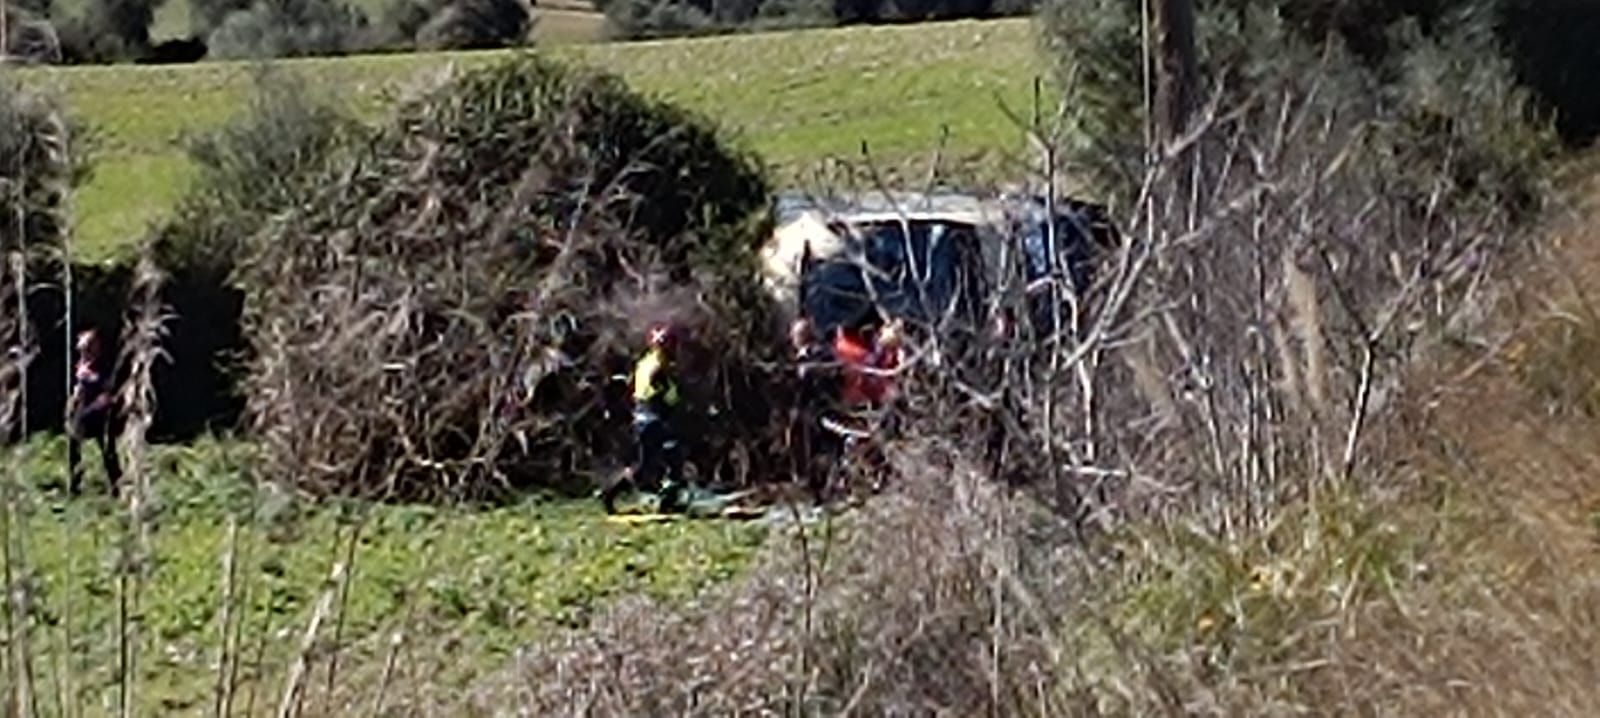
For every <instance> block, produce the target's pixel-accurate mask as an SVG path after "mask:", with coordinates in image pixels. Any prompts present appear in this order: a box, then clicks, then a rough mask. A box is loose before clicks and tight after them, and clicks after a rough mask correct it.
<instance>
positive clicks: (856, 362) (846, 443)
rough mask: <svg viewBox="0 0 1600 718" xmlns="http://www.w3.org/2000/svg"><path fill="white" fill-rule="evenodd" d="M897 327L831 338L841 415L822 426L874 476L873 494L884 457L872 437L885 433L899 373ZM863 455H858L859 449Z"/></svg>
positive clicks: (850, 331) (849, 332)
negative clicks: (839, 372)
mask: <svg viewBox="0 0 1600 718" xmlns="http://www.w3.org/2000/svg"><path fill="white" fill-rule="evenodd" d="M901 334H902V330H901V325H900V322H899V321H898V320H892V321H890V322H888V323H887V324H885V325H884V326H883V327H882V328H880V329H877V330H876V331H874V330H873V329H871V328H861V329H847V328H844V327H841V328H840V329H839V330H838V331H837V332H836V333H835V335H834V342H833V352H834V356H835V357H836V358H837V359H838V360H839V363H840V365H841V368H840V371H841V372H842V376H841V377H840V387H839V405H840V410H839V411H838V412H836V413H832V414H830V415H829V416H827V417H825V418H824V419H823V421H822V424H823V426H824V427H826V428H827V429H828V430H829V431H830V432H832V433H833V434H834V435H836V436H838V437H839V438H840V439H842V441H843V452H842V453H843V455H844V456H846V457H851V458H853V459H857V460H862V461H865V462H866V463H867V464H868V468H869V469H870V470H871V471H872V473H873V475H874V480H873V488H874V489H875V490H876V489H877V488H878V486H879V483H880V480H879V479H880V478H881V474H882V471H881V470H882V469H883V467H884V463H885V457H884V456H883V455H882V453H881V451H879V450H878V446H877V444H878V442H876V441H874V438H875V437H880V436H881V435H882V434H883V433H885V432H886V430H887V429H888V426H887V424H886V422H885V421H884V420H885V419H888V418H891V417H892V414H889V413H887V412H886V411H885V410H886V409H887V408H888V404H889V402H890V401H891V400H892V399H893V398H894V393H895V388H896V386H895V385H896V381H895V373H896V372H897V371H898V369H899V367H900V344H901ZM863 446H864V447H865V449H866V450H865V451H861V448H862V447H863Z"/></svg>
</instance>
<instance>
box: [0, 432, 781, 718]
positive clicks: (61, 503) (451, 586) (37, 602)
mask: <svg viewBox="0 0 1600 718" xmlns="http://www.w3.org/2000/svg"><path fill="white" fill-rule="evenodd" d="M29 451H30V452H31V455H30V458H29V460H28V462H27V464H26V468H25V470H24V472H23V476H24V477H25V482H26V483H24V484H23V490H22V491H21V493H20V513H21V518H20V519H19V521H20V522H19V524H18V525H17V527H16V528H17V529H19V532H18V533H17V534H15V535H17V536H20V538H21V541H22V543H23V546H24V548H25V560H23V561H19V562H17V564H16V566H19V567H25V568H26V572H27V577H28V581H27V583H26V585H28V586H30V587H32V589H33V595H32V601H33V606H34V609H33V618H34V621H35V624H34V629H33V637H32V639H33V644H34V652H35V654H36V655H38V656H40V660H38V661H37V663H38V666H39V670H40V675H39V677H38V682H39V686H40V690H41V691H48V690H51V689H50V688H49V687H50V686H54V685H56V684H55V681H56V680H58V678H60V677H61V676H63V675H66V674H71V675H72V676H73V677H74V679H75V680H74V683H76V684H77V685H79V686H80V687H81V690H82V691H83V693H82V695H83V697H84V698H83V700H84V701H85V703H86V704H87V705H89V706H91V707H95V706H112V705H115V703H114V702H113V701H114V698H115V695H116V690H117V688H116V686H117V681H116V678H117V673H116V671H117V666H118V655H119V654H118V643H117V641H116V638H115V637H116V634H117V630H118V607H119V605H120V604H119V595H120V594H119V579H120V577H121V576H122V575H123V574H122V573H121V571H120V569H119V567H121V566H125V565H127V564H128V559H127V558H126V555H125V553H124V551H123V548H122V547H123V546H124V545H126V544H127V539H126V536H127V535H128V534H127V531H128V524H127V515H126V510H125V508H124V506H123V505H122V504H120V503H117V502H115V501H113V500H111V499H109V498H107V497H104V496H102V495H99V494H97V493H96V494H92V495H89V496H85V497H82V498H79V499H76V500H67V499H66V498H65V497H64V496H63V495H62V493H61V492H60V485H61V484H62V483H63V482H62V473H63V472H62V467H61V461H60V459H59V457H61V456H63V455H64V453H63V452H64V446H62V444H61V443H60V442H59V441H49V442H40V443H37V444H34V445H31V446H30V447H29ZM88 453H89V454H90V455H91V459H92V455H93V452H92V451H90V452H88ZM250 460H251V459H250V456H249V452H248V451H247V450H246V449H244V448H242V447H240V446H238V445H230V444H224V443H219V442H202V443H200V444H197V445H195V446H193V447H188V448H180V447H162V448H159V449H158V450H157V454H156V457H155V463H156V464H157V466H158V469H159V477H158V480H157V483H156V484H155V494H156V497H155V501H154V502H153V504H154V505H153V506H152V507H151V509H150V513H149V516H150V520H149V525H150V527H151V529H152V532H151V552H150V557H149V562H148V564H147V565H148V567H149V573H148V581H147V582H146V583H145V584H144V586H143V593H142V600H141V604H142V609H141V610H140V611H139V612H138V613H137V614H136V616H137V619H138V625H139V628H140V634H139V635H140V636H141V637H142V642H141V643H140V648H139V655H140V656H141V659H140V664H139V665H140V688H139V690H140V692H141V696H142V699H141V703H143V704H144V705H145V707H146V709H147V711H146V712H155V713H164V712H171V711H184V712H189V711H197V710H200V709H202V708H204V709H205V710H209V709H210V700H211V695H212V691H213V686H214V682H215V680H216V675H217V673H216V667H217V665H218V655H219V649H220V646H221V643H220V641H221V638H220V636H221V633H220V631H221V626H220V620H221V619H220V615H221V613H220V611H221V605H222V594H223V591H224V589H223V586H224V585H225V583H226V581H225V578H224V571H223V565H224V557H225V555H227V554H228V552H229V545H230V544H229V541H228V536H229V529H228V524H229V521H230V517H231V520H233V521H236V522H237V526H238V533H237V540H236V542H235V543H234V545H235V546H236V547H237V548H236V552H237V553H236V558H237V566H238V573H237V579H236V581H235V585H236V586H237V588H236V591H237V592H238V593H237V594H236V595H242V596H245V598H244V600H242V601H241V605H242V606H244V607H247V612H246V613H245V614H244V619H245V621H246V623H245V624H244V629H243V631H242V635H243V636H244V638H245V641H244V644H245V645H244V648H245V650H246V651H247V656H248V654H253V653H254V652H255V651H256V650H260V651H261V655H262V664H261V668H260V669H259V670H257V669H255V668H253V667H250V666H248V665H247V666H246V668H245V669H243V670H241V676H242V678H243V680H244V686H243V687H242V688H241V689H240V695H241V696H243V695H245V692H246V691H249V690H259V691H262V692H263V693H262V694H261V696H260V698H259V700H261V701H265V702H272V701H275V700H276V699H277V695H278V692H279V691H280V690H281V686H282V681H283V676H284V674H285V669H286V667H287V666H288V665H289V664H290V662H291V661H292V660H293V657H294V655H295V653H296V651H297V650H298V646H299V643H300V640H301V636H302V634H303V632H304V630H305V626H306V624H307V622H308V621H309V620H310V617H311V615H312V612H313V610H314V607H315V605H316V604H317V602H318V599H319V598H320V597H321V595H322V593H323V591H324V590H326V589H327V588H328V587H329V585H330V584H329V576H330V572H331V570H332V566H333V565H334V563H335V562H337V561H343V560H344V559H345V557H346V555H347V553H346V552H347V551H348V550H349V539H350V537H351V536H352V534H354V535H355V536H356V537H357V540H356V551H355V554H354V563H353V569H354V573H353V574H352V580H351V581H350V587H349V592H348V596H347V598H346V599H345V603H344V609H343V611H342V621H341V623H342V629H340V630H341V632H342V640H341V644H342V645H343V646H345V648H344V649H343V655H342V657H341V662H342V663H343V664H344V665H346V666H347V667H348V670H349V671H351V672H352V673H351V675H359V674H361V673H362V672H363V670H366V669H370V667H372V666H374V665H381V664H382V663H383V660H384V657H385V654H386V651H387V650H388V648H387V647H388V642H387V639H388V637H389V636H391V635H394V634H395V633H396V632H401V633H404V634H405V635H406V636H407V637H408V641H409V642H410V643H411V644H412V645H421V646H429V645H432V644H435V643H440V642H444V643H448V645H449V646H450V649H449V654H448V659H447V660H445V659H444V657H443V656H440V657H439V659H440V660H441V663H440V665H439V666H438V671H439V679H440V680H439V684H438V685H441V686H448V685H462V684H464V683H465V682H467V681H469V680H470V679H471V678H473V677H474V676H476V675H479V674H480V673H481V672H482V671H484V670H490V669H494V668H497V667H498V666H499V665H501V664H502V663H503V662H504V659H505V657H506V656H508V655H510V654H511V652H512V651H514V650H515V649H516V648H518V647H520V646H523V645H526V644H528V643H529V642H530V641H532V640H534V639H536V638H537V637H538V636H539V635H541V634H542V633H544V632H547V631H549V630H551V629H555V628H560V627H571V626H582V625H584V624H585V623H586V622H587V621H588V620H589V617H590V616H591V615H592V614H593V613H594V612H595V611H596V610H598V609H600V608H601V607H602V606H603V605H604V603H605V602H606V601H608V600H610V599H612V598H613V597H616V596H619V595H623V594H644V595H648V596H652V597H655V598H658V599H662V600H665V601H680V600H686V599H688V598H691V597H693V596H695V595H697V594H698V593H699V592H701V591H702V590H703V589H705V588H706V587H707V586H709V585H711V584H714V583H716V582H719V581H724V580H727V579H729V578H731V577H733V576H735V575H736V574H738V573H739V572H740V571H741V570H742V569H743V568H744V567H745V566H746V564H747V561H748V559H749V558H750V557H751V556H752V555H753V553H754V552H755V551H756V549H757V548H758V546H759V545H760V543H761V542H762V540H763V538H764V536H765V530H764V529H763V528H762V527H761V526H759V525H757V524H750V523H729V522H716V521H691V522H675V523H667V524H653V525H641V526H626V525H621V524H616V523H611V522H608V521H606V520H605V519H604V516H603V515H602V514H601V513H600V511H599V510H598V508H597V507H595V506H593V505H590V504H589V503H573V502H539V501H534V500H529V501H528V502H526V503H522V504H518V505H513V506H505V507H499V508H492V509H481V510H477V509H472V508H466V507H463V508H441V507H427V506H410V505H371V504H351V505H347V506H339V505H334V504H311V503H307V502H304V501H301V500H299V499H297V498H295V497H292V496H289V495H285V494H282V493H277V492H274V491H271V490H265V489H264V490H262V491H260V492H257V491H255V490H253V489H251V488H249V487H248V486H247V485H246V483H245V482H244V481H242V480H241V478H240V476H241V474H242V472H243V471H244V467H245V466H247V465H248V463H249V461H250ZM96 468H98V467H96ZM97 476H98V474H97V472H91V477H96V478H97ZM92 488H93V489H95V490H98V489H99V488H100V487H99V486H98V485H93V486H92ZM334 625H335V623H334V618H333V617H331V616H330V617H329V620H328V622H327V623H325V624H324V634H323V635H324V636H325V637H326V638H328V639H331V637H332V636H333V631H334ZM69 636H70V646H71V648H70V650H66V649H65V646H67V645H68V640H69ZM424 650H426V649H424ZM319 655H320V654H319ZM63 666H71V667H72V669H71V670H64V669H63ZM241 701H242V698H241ZM47 702H48V701H47Z"/></svg>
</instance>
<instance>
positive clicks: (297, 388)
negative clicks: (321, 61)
mask: <svg viewBox="0 0 1600 718" xmlns="http://www.w3.org/2000/svg"><path fill="white" fill-rule="evenodd" d="M325 178H326V181H325V182H321V183H313V184H314V185H317V186H316V189H315V190H313V191H311V192H310V194H311V195H312V196H311V197H309V198H308V202H307V203H306V205H305V206H304V207H303V208H302V209H301V210H300V211H298V212H296V213H295V214H293V215H291V216H289V217H288V218H287V219H285V220H284V221H282V222H280V223H278V224H277V225H276V226H275V227H274V228H273V229H271V230H269V231H268V232H266V233H265V236H263V237H261V238H259V239H257V240H255V241H252V242H251V243H250V245H249V246H250V247H252V249H251V250H250V256H249V259H248V260H247V263H246V266H245V267H244V268H243V271H242V273H241V277H242V281H243V284H244V286H245V287H247V288H248V291H249V292H250V300H249V304H248V308H247V312H246V317H247V324H248V325H249V327H250V330H251V334H252V344H253V348H254V350H255V354H256V358H255V362H254V367H253V370H252V377H251V379H250V381H249V383H248V391H249V394H250V396H251V397H252V400H251V405H250V409H249V412H250V416H251V420H252V423H253V426H254V428H255V430H256V431H257V432H258V434H259V435H260V436H261V437H262V439H263V443H264V446H265V448H266V450H267V458H268V460H269V462H271V464H272V466H273V473H274V475H276V476H279V477H282V478H283V479H285V480H287V481H290V482H291V483H293V484H294V485H296V486H298V487H300V488H302V489H306V490H309V491H312V492H315V493H319V494H328V493H350V494H357V495H362V496H384V497H392V496H404V497H426V498H433V499H445V498H453V499H461V498H468V499H473V498H482V497H485V496H491V495H502V496H503V495H505V494H506V493H507V492H508V491H509V490H510V489H512V488H529V487H544V488H552V487H561V486H567V487H570V486H573V485H577V486H578V487H580V488H581V487H583V486H584V485H585V479H586V478H588V477H592V476H593V475H594V473H595V472H596V471H598V470H600V468H599V467H600V465H602V464H604V463H605V462H608V461H609V460H611V459H612V457H614V456H617V455H619V454H620V453H621V449H620V447H618V446H616V444H615V443H614V442H612V441H610V438H611V437H614V436H617V435H620V434H624V433H625V428H624V427H625V422H626V417H625V412H623V411H618V409H619V408H620V402H619V400H620V396H619V394H618V391H617V383H616V382H613V381H612V380H611V379H610V375H611V374H612V373H620V372H621V371H623V370H624V369H625V367H626V362H627V361H628V360H629V359H630V357H629V354H628V352H629V350H630V347H633V346H637V341H638V338H639V337H640V336H641V335H642V333H643V330H644V328H645V326H646V322H648V321H652V320H660V319H666V318H669V317H672V316H676V317H677V318H678V319H680V320H683V321H684V322H685V323H686V324H689V325H691V326H695V327H698V328H700V329H701V331H700V332H698V333H697V334H696V335H695V337H694V339H695V343H696V344H697V345H698V346H702V347H704V348H705V349H707V350H708V351H707V352H706V353H705V355H704V356H703V357H702V359H703V360H704V361H703V362H700V364H701V365H699V366H696V367H694V368H695V369H698V370H703V371H697V372H696V374H695V375H700V376H707V377H715V378H716V379H717V380H719V381H718V382H709V381H708V382H706V383H705V385H703V386H700V387H698V389H699V394H700V396H699V397H698V398H700V399H701V400H702V403H704V404H706V405H718V404H721V403H722V402H721V401H720V399H721V398H722V397H721V396H720V392H722V391H729V390H733V391H741V392H749V391H750V389H749V388H748V387H746V386H743V385H741V384H739V382H740V381H741V376H740V375H739V374H738V373H737V372H735V371H728V372H724V371H721V370H722V369H723V368H725V367H732V366H733V365H734V363H735V361H747V360H749V359H751V358H755V357H760V356H761V352H762V350H763V348H764V347H765V346H770V345H771V343H770V342H766V343H764V342H763V341H762V337H761V336H759V335H756V334H754V331H755V330H758V329H759V328H760V326H761V316H762V314H761V306H762V305H761V298H760V297H759V296H758V295H756V294H755V293H754V283H753V279H752V278H750V277H749V276H748V275H747V273H744V272H742V271H741V270H742V269H744V268H746V267H748V266H749V263H748V261H746V259H747V257H748V255H749V253H750V252H751V251H752V249H753V248H752V247H750V246H748V245H747V244H745V243H746V242H747V241H748V239H747V238H748V236H749V230H748V227H747V226H746V223H747V222H748V221H750V220H752V219H753V218H754V216H755V213H756V212H757V210H759V209H760V207H761V205H762V203H763V202H764V201H765V197H766V193H765V185H764V181H763V180H762V178H761V176H760V174H759V173H758V171H757V169H756V168H755V167H754V165H753V164H752V163H751V162H750V161H749V159H748V158H745V157H743V156H742V155H738V154H736V153H733V152H731V151H729V150H726V149H724V148H723V146H722V145H721V144H719V142H718V141H717V139H716V138H715V136H714V134H713V133H712V131H711V130H710V129H709V127H708V126H707V125H706V124H705V123H704V122H703V121H702V120H700V119H699V118H695V117H692V116H690V115H687V114H684V113H681V112H679V111H677V110H676V109H673V108H669V107H665V106H661V105H658V104H656V103H653V102H650V101H646V100H643V99H641V98H638V97H637V96H635V95H632V94H631V93H629V92H627V91H626V90H625V89H624V88H623V87H622V86H621V85H620V84H618V83H617V82H616V81H615V80H614V79H609V78H604V77H600V76H595V75H590V74H588V73H586V72H580V71H577V70H572V71H569V70H567V69H566V68H562V67H559V66H555V65H551V64H547V63H544V62H542V61H537V60H532V59H527V58H523V59H515V60H511V61H508V62H505V63H502V64H500V65H497V66H495V67H492V68H488V69H485V70H478V71H473V72H470V73H467V74H465V75H463V76H462V77H460V78H456V79H453V80H451V81H450V82H448V83H447V84H445V85H443V86H441V87H439V88H437V89H434V90H431V91H428V92H425V93H423V95H422V96H421V97H420V98H419V99H417V100H416V101H414V102H412V103H409V104H407V105H406V106H405V107H403V108H402V109H401V110H400V112H399V116H398V117H397V119H396V120H395V122H394V123H393V125H392V126H391V127H389V128H386V129H385V130H383V131H381V132H380V133H379V134H378V136H377V137H376V138H375V139H374V140H373V142H372V146H371V147H370V148H369V149H365V150H363V151H360V152H356V153H354V156H353V157H352V158H351V159H350V160H349V161H348V162H342V163H338V164H336V166H335V167H334V169H333V170H332V171H330V172H328V173H327V174H326V176H325ZM711 316H715V317H717V321H716V322H711V321H706V320H705V319H706V318H707V317H711ZM725 347H739V348H741V351H737V352H727V351H723V348H725ZM619 362H620V363H619ZM756 408H757V409H758V410H759V409H760V407H756ZM763 426H764V424H763V422H761V421H759V420H757V421H747V422H734V423H729V424H727V425H726V426H721V427H718V429H717V430H716V431H705V432H699V433H698V434H691V435H700V434H703V435H705V436H716V437H720V438H721V439H724V440H725V444H723V445H719V446H717V447H716V449H720V450H722V451H721V452H720V453H722V454H726V453H727V447H728V446H730V445H735V444H739V445H745V446H747V447H748V448H749V449H750V450H751V451H753V452H756V453H759V451H760V449H759V448H758V445H759V442H760V431H761V430H762V427H763ZM716 449H714V450H713V451H715V450H716ZM703 468H705V469H706V470H707V472H706V473H707V474H708V476H707V478H708V479H709V478H710V474H711V473H712V471H713V470H715V469H716V468H717V467H714V466H704V465H703ZM723 478H726V479H728V480H730V481H732V480H737V477H723ZM563 482H565V484H563ZM591 483H592V479H591Z"/></svg>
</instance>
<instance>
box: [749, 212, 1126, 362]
mask: <svg viewBox="0 0 1600 718" xmlns="http://www.w3.org/2000/svg"><path fill="white" fill-rule="evenodd" d="M1053 209H1054V217H1050V216H1049V215H1050V211H1049V208H1047V203H1046V201H1045V199H1044V198H1043V197H1038V196H1020V197H1019V196H996V197H980V196H976V195H968V194H914V193H871V194H864V195H854V196H849V197H827V198H818V197H810V196H802V195H793V194H791V195H785V196H782V197H780V198H779V201H778V204H777V207H776V220H777V224H776V229H775V230H774V231H773V234H772V237H771V238H770V239H769V240H768V241H767V243H766V245H765V246H763V247H762V250H761V267H762V274H763V276H762V281H763V282H764V284H765V286H766V289H767V291H768V293H769V294H770V295H771V296H772V297H773V298H774V299H775V300H776V302H777V304H778V305H779V306H780V307H781V308H782V311H783V312H784V313H785V315H786V316H785V317H784V319H786V320H792V319H794V318H796V317H799V316H804V317H806V318H808V319H810V320H811V321H812V322H813V323H814V325H815V326H816V328H817V329H818V330H820V331H822V332H824V333H825V335H826V333H831V332H832V331H833V330H834V329H835V328H838V327H854V326H859V325H862V324H865V323H873V322H875V321H878V320H882V319H887V318H890V317H899V318H904V319H907V320H909V321H913V322H916V323H920V324H923V325H941V324H944V323H945V322H948V321H950V320H960V322H959V323H963V324H965V323H968V322H971V323H970V324H968V325H969V326H977V325H978V324H979V323H980V322H981V320H982V318H983V317H982V313H983V312H984V311H985V309H986V307H987V306H989V305H988V303H987V302H986V301H985V300H986V298H988V297H989V296H990V293H991V292H993V291H996V290H998V289H1000V288H1003V287H1007V286H1010V287H1018V288H1021V289H1022V290H1023V291H1024V292H1025V294H1026V296H1027V297H1028V300H1027V302H1028V306H1029V310H1028V312H1029V314H1030V316H1031V319H1032V321H1033V322H1034V323H1035V325H1036V326H1037V327H1038V328H1040V329H1043V328H1044V327H1045V326H1047V325H1048V322H1049V317H1050V310H1049V307H1050V306H1052V305H1053V303H1054V302H1056V301H1058V300H1059V299H1061V297H1060V295H1059V294H1058V293H1059V292H1062V291H1066V290H1067V288H1068V287H1069V286H1070V287H1071V288H1072V289H1073V290H1075V291H1077V292H1080V293H1081V292H1083V291H1086V290H1087V289H1088V287H1089V285H1090V284H1091V283H1092V282H1093V280H1094V268H1095V265H1096V263H1097V261H1098V260H1099V259H1100V258H1102V257H1103V256H1105V255H1106V254H1108V253H1109V252H1110V251H1111V250H1112V249H1113V248H1115V247H1116V246H1117V244H1118V242H1119V238H1118V234H1117V231H1116V229H1115V227H1114V226H1113V225H1112V223H1111V222H1110V221H1109V220H1108V219H1107V217H1106V212H1105V208H1104V207H1102V206H1099V205H1095V204H1091V203H1087V202H1081V201H1076V200H1071V199H1063V200H1061V201H1059V202H1057V203H1056V205H1055V207H1054V208H1053ZM1052 226H1053V228H1054V232H1053V233H1052V231H1051V228H1052ZM1008 275H1009V276H1008ZM1040 322H1045V323H1046V324H1045V325H1040Z"/></svg>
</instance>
